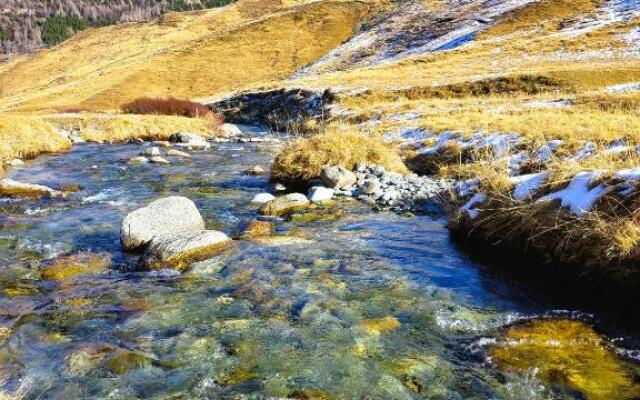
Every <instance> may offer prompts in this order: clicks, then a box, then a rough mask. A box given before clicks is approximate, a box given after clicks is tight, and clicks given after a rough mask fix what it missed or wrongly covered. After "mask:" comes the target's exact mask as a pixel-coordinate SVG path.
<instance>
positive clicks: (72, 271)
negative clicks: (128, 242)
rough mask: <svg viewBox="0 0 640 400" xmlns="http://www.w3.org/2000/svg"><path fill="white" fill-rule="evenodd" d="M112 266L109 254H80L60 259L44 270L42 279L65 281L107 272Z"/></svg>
mask: <svg viewBox="0 0 640 400" xmlns="http://www.w3.org/2000/svg"><path fill="white" fill-rule="evenodd" d="M110 265H111V256H110V255H109V254H107V253H89V252H86V253H78V254H73V255H70V256H67V257H61V258H58V259H57V260H55V261H54V262H53V263H52V264H51V265H49V266H48V267H46V268H45V269H43V270H42V273H41V277H42V279H45V280H50V281H64V280H66V279H69V278H74V277H76V276H78V275H87V274H99V273H102V272H105V271H107V270H108V269H109V266H110Z"/></svg>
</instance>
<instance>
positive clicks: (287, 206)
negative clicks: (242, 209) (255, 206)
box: [260, 193, 310, 217]
mask: <svg viewBox="0 0 640 400" xmlns="http://www.w3.org/2000/svg"><path fill="white" fill-rule="evenodd" d="M309 204H310V202H309V199H307V196H305V195H303V194H302V193H290V194H287V195H284V196H281V197H277V198H275V199H274V200H271V201H270V202H268V203H265V204H264V205H263V206H262V207H261V208H260V214H263V215H274V216H277V217H279V216H283V215H288V214H291V213H292V212H294V211H298V210H302V209H304V208H307V207H309Z"/></svg>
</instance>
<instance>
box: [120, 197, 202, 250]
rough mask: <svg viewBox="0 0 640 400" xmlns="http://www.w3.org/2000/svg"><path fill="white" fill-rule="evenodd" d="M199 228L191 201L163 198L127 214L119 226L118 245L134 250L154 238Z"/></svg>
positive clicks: (197, 213) (181, 198) (199, 224)
mask: <svg viewBox="0 0 640 400" xmlns="http://www.w3.org/2000/svg"><path fill="white" fill-rule="evenodd" d="M203 229H204V220H203V219H202V216H201V215H200V212H199V211H198V209H197V208H196V205H195V204H194V203H193V202H192V201H191V200H189V199H187V198H185V197H178V196H172V197H166V198H164V199H160V200H156V201H154V202H152V203H151V204H149V205H148V206H146V207H143V208H140V209H138V210H135V211H133V212H131V213H129V214H128V215H127V216H126V217H125V218H124V220H123V221H122V225H121V227H120V243H121V245H122V248H123V249H124V250H136V249H140V248H142V247H144V246H146V245H147V244H148V243H149V242H151V240H152V239H153V238H154V237H155V236H158V235H163V234H168V233H180V232H187V231H195V230H203Z"/></svg>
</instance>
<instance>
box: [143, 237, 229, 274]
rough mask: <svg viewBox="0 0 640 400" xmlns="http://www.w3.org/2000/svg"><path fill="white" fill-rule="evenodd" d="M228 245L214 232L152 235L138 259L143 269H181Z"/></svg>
mask: <svg viewBox="0 0 640 400" xmlns="http://www.w3.org/2000/svg"><path fill="white" fill-rule="evenodd" d="M229 242H230V239H229V237H228V236H227V235H226V234H224V233H222V232H218V231H205V230H200V231H193V232H180V233H167V234H163V235H158V236H155V237H154V238H153V239H152V240H151V242H150V243H149V247H148V248H147V250H146V251H145V253H144V255H143V256H142V258H141V259H140V265H141V266H142V267H143V268H145V269H160V268H172V269H175V270H178V271H183V270H185V269H186V268H187V267H188V266H189V264H191V263H193V262H196V261H202V260H205V259H207V258H210V257H213V256H215V255H216V254H218V253H220V252H221V251H222V250H223V249H224V248H225V247H226V246H227V245H228V244H229Z"/></svg>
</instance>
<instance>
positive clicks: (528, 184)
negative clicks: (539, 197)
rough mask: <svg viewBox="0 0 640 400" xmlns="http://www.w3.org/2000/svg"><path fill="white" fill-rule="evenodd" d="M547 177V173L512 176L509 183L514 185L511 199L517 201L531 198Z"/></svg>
mask: <svg viewBox="0 0 640 400" xmlns="http://www.w3.org/2000/svg"><path fill="white" fill-rule="evenodd" d="M548 177H549V173H548V172H539V173H537V174H527V175H520V176H514V177H512V178H510V179H509V181H510V182H511V183H512V184H513V185H515V188H514V190H513V198H514V199H516V200H518V201H523V200H526V199H528V198H530V197H532V196H533V195H534V194H535V193H536V192H537V191H538V189H540V186H542V184H543V183H544V182H545V181H546V180H547V178H548Z"/></svg>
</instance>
